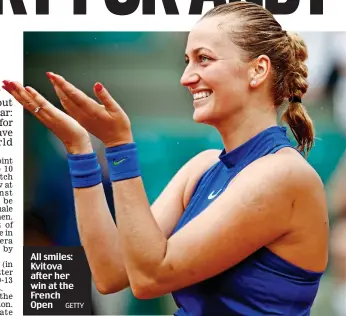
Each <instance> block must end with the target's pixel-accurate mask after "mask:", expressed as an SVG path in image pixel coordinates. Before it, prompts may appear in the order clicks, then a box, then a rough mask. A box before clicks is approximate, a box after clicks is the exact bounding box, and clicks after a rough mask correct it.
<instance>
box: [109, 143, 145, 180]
mask: <svg viewBox="0 0 346 316" xmlns="http://www.w3.org/2000/svg"><path fill="white" fill-rule="evenodd" d="M106 159H107V163H108V171H109V178H110V180H111V181H121V180H126V179H131V178H136V177H139V176H140V175H141V171H140V168H139V162H138V156H137V146H136V143H129V144H125V145H120V146H115V147H109V148H106Z"/></svg>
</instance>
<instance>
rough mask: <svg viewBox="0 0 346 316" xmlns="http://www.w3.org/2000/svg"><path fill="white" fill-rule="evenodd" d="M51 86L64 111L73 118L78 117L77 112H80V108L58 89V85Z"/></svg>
mask: <svg viewBox="0 0 346 316" xmlns="http://www.w3.org/2000/svg"><path fill="white" fill-rule="evenodd" d="M52 84H53V88H54V90H55V93H56V94H57V96H58V98H59V100H60V103H61V105H62V107H63V108H64V110H65V111H66V112H67V113H69V114H70V115H71V116H73V117H76V116H78V112H80V108H79V107H78V106H77V105H76V104H75V103H74V102H73V101H72V100H71V99H70V98H69V97H68V96H67V95H66V94H65V93H64V92H63V91H62V90H61V89H60V88H59V86H58V85H56V84H54V83H52Z"/></svg>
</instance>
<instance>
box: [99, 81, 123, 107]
mask: <svg viewBox="0 0 346 316" xmlns="http://www.w3.org/2000/svg"><path fill="white" fill-rule="evenodd" d="M94 93H95V96H96V97H97V98H98V99H99V100H100V101H101V103H102V104H103V105H104V106H105V108H106V110H107V111H108V112H118V111H122V108H121V106H120V105H119V104H118V103H117V102H116V101H115V100H114V99H113V98H112V96H111V95H110V94H109V92H108V91H107V89H106V88H105V87H104V86H103V85H102V84H101V83H99V82H97V83H95V85H94Z"/></svg>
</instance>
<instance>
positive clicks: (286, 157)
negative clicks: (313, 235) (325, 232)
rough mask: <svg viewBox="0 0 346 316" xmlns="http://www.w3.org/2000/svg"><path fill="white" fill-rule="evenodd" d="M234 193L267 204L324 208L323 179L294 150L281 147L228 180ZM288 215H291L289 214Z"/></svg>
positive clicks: (288, 207)
mask: <svg viewBox="0 0 346 316" xmlns="http://www.w3.org/2000/svg"><path fill="white" fill-rule="evenodd" d="M229 189H230V190H236V192H237V194H241V195H244V196H246V195H252V194H253V195H254V196H257V197H258V198H259V199H263V200H266V202H268V203H270V204H271V205H280V206H281V207H282V208H284V206H285V205H286V206H287V209H288V210H290V211H291V210H292V209H293V207H290V206H293V205H304V208H305V209H315V210H316V209H321V210H322V211H325V204H326V199H325V191H324V186H323V182H322V180H321V179H320V177H319V175H318V174H317V172H316V171H315V170H314V168H313V167H312V166H311V165H310V164H309V163H308V162H307V161H306V160H305V159H304V158H303V157H302V156H301V155H300V154H299V153H298V152H296V151H295V150H294V149H292V148H283V149H281V150H280V151H278V152H277V153H275V154H270V155H267V156H264V157H262V158H260V159H258V160H256V161H254V162H253V163H251V164H250V165H249V166H247V167H246V168H244V169H243V170H242V171H241V172H240V173H239V174H238V175H237V176H236V177H235V178H234V179H233V181H232V182H231V185H230V187H229ZM291 215H292V214H291Z"/></svg>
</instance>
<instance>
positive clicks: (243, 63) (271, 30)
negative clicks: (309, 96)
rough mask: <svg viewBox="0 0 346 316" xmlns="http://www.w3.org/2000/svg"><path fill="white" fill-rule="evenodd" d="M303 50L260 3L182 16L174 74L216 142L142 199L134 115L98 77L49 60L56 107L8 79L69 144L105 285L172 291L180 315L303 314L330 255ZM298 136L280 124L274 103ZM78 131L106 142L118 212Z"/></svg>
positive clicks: (88, 244) (99, 282)
mask: <svg viewBox="0 0 346 316" xmlns="http://www.w3.org/2000/svg"><path fill="white" fill-rule="evenodd" d="M306 57H307V49H306V47H305V45H304V43H303V41H302V40H301V39H300V38H298V37H297V36H295V35H294V36H293V35H289V34H287V33H286V32H285V31H284V30H282V28H281V26H280V25H279V24H278V23H277V22H276V21H275V19H274V18H273V16H272V15H271V14H270V13H269V12H268V11H266V10H265V9H263V8H262V7H261V6H258V5H255V4H253V3H247V2H232V3H230V4H226V5H222V6H218V7H216V8H215V9H212V10H211V11H209V12H208V13H207V14H206V15H205V16H204V17H203V18H202V19H201V20H200V21H199V22H198V23H197V24H196V25H195V27H194V28H193V29H192V31H191V32H190V34H189V37H188V41H187V45H186V53H185V58H186V63H187V65H186V69H185V71H184V73H183V75H182V77H181V84H182V85H183V86H185V87H186V88H188V90H189V91H190V93H191V94H192V97H193V101H192V102H193V107H194V114H193V118H194V120H195V121H196V122H197V123H203V124H208V125H211V126H213V127H214V128H215V129H216V130H217V131H218V132H219V134H220V136H221V138H222V140H223V145H224V148H223V150H222V151H221V152H220V151H218V150H214V149H210V150H207V151H204V152H201V153H199V154H198V155H196V156H195V157H193V158H192V159H191V160H190V161H188V162H187V163H186V164H185V165H184V166H182V168H181V169H180V170H179V171H178V172H177V174H176V175H175V176H174V177H173V179H172V180H171V181H170V182H169V184H168V185H167V187H166V188H165V189H164V190H163V192H162V193H161V195H160V196H159V197H158V198H157V200H156V201H155V202H154V203H153V204H152V205H149V202H148V199H147V196H146V192H145V190H144V186H143V182H142V177H141V170H140V166H139V163H138V157H137V146H136V143H135V142H134V139H133V135H132V130H131V122H130V119H129V118H128V116H127V114H126V113H125V112H124V110H123V109H122V108H121V107H120V105H119V104H118V103H117V102H116V101H115V100H114V99H113V98H112V97H111V96H110V94H109V93H108V90H107V89H106V88H105V87H104V86H103V85H102V84H101V83H96V84H95V86H94V93H95V95H96V97H97V98H98V100H99V102H96V101H95V100H94V99H92V98H89V97H88V96H87V95H86V94H84V93H83V92H82V91H80V90H79V89H77V88H76V87H75V86H73V85H72V84H71V83H69V82H68V81H67V80H65V79H64V78H63V77H61V76H59V75H58V74H54V73H47V76H48V78H49V80H50V82H51V83H52V85H53V87H54V89H55V92H56V94H57V95H58V97H59V99H60V101H61V103H62V105H63V107H64V109H65V110H66V112H67V113H68V114H66V113H64V112H62V111H60V110H58V109H57V108H55V107H54V106H53V105H52V104H51V103H49V102H48V101H47V100H46V99H44V98H43V97H42V96H41V95H40V94H39V93H38V92H37V91H36V90H34V89H33V88H31V87H25V88H24V87H22V86H21V85H20V84H19V83H18V82H8V81H5V82H4V83H5V86H4V87H5V89H6V90H7V91H9V92H10V93H11V94H12V95H13V96H14V97H15V98H16V99H17V100H18V101H19V102H20V103H21V104H22V105H23V106H24V108H25V109H26V110H28V111H30V112H31V113H32V114H33V115H35V117H36V118H37V119H39V120H40V121H41V122H42V123H43V124H44V125H46V126H47V127H48V128H49V129H51V130H52V131H53V132H54V133H55V135H56V136H57V137H58V138H59V139H60V140H61V141H62V142H63V144H64V145H65V147H66V149H67V151H68V155H67V158H68V163H69V168H70V173H71V180H72V185H73V187H74V199H75V209H76V213H77V220H78V226H79V234H80V237H81V241H82V244H83V247H84V249H85V251H86V255H87V258H88V262H89V265H90V268H91V271H92V275H93V279H94V282H95V284H96V286H97V288H98V290H99V291H100V292H101V293H104V294H106V293H113V292H117V291H119V290H122V289H124V288H125V287H127V286H130V287H131V289H132V291H133V293H134V295H135V296H136V297H137V298H142V299H147V298H154V297H158V296H161V295H164V294H166V293H172V294H173V297H174V299H175V301H176V303H177V306H178V310H177V312H176V315H197V316H198V315H268V314H270V315H309V313H310V308H311V306H312V304H313V302H314V299H315V296H316V293H317V291H318V287H319V282H320V278H321V276H322V274H323V272H324V270H325V268H326V265H327V257H328V217H327V212H326V199H325V194H324V188H323V185H322V182H321V180H320V178H319V176H318V175H317V173H316V172H315V171H314V170H313V168H312V167H311V166H310V165H309V164H308V163H307V162H306V160H305V159H304V157H303V154H305V155H306V154H307V153H308V152H309V150H310V148H311V146H312V144H313V138H314V130H313V124H312V121H311V120H310V118H309V116H308V114H307V112H306V110H305V108H304V107H303V105H302V104H301V101H302V98H303V96H304V94H305V92H306V90H307V82H306V77H307V69H306V66H305V64H304V61H305V59H306ZM286 100H288V101H289V104H288V107H287V109H286V111H285V112H284V115H283V118H284V120H285V121H286V122H287V123H288V124H289V126H290V128H291V130H292V132H293V134H294V136H295V137H296V139H297V142H298V148H294V146H293V145H292V144H291V143H290V141H289V139H288V137H287V135H286V128H284V127H281V126H279V125H278V124H277V110H278V108H279V107H280V106H281V105H283V103H284V101H286ZM88 132H90V133H91V134H93V135H95V136H96V137H97V138H99V139H100V140H101V141H102V142H103V143H104V144H105V146H106V152H105V156H106V159H107V162H108V171H109V174H110V180H111V182H112V188H113V198H114V203H115V207H116V222H117V225H115V224H114V222H113V220H112V217H111V215H110V213H109V209H108V205H107V202H106V199H105V194H104V191H103V186H102V184H101V171H100V165H99V163H98V161H97V158H96V154H95V153H94V151H93V148H92V145H91V142H90V138H89V135H88Z"/></svg>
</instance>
